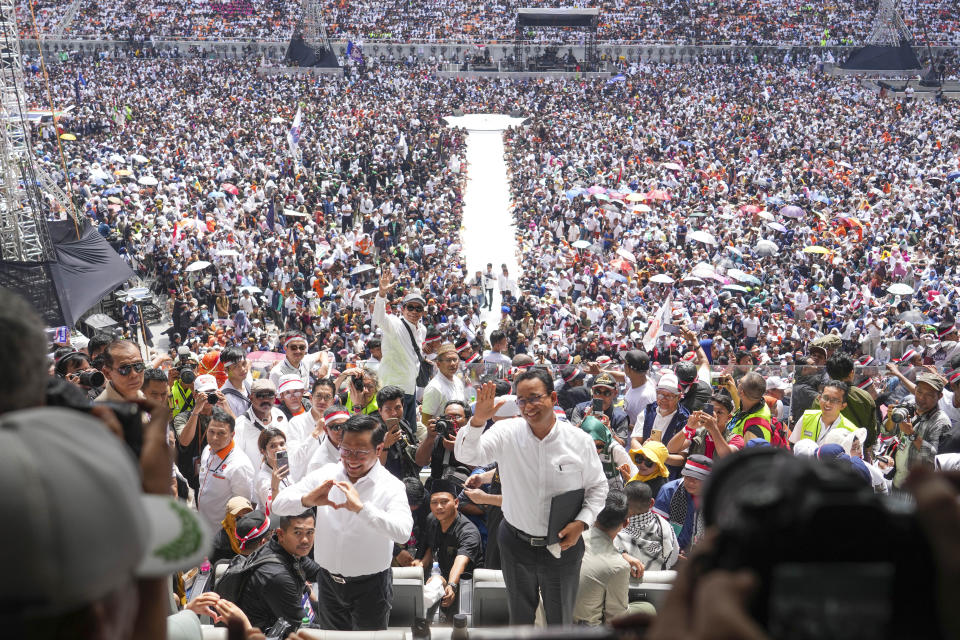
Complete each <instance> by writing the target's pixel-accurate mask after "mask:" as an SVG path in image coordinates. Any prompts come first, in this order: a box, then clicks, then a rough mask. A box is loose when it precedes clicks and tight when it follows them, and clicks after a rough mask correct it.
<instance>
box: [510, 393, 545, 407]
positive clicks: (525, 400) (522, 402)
mask: <svg viewBox="0 0 960 640" xmlns="http://www.w3.org/2000/svg"><path fill="white" fill-rule="evenodd" d="M546 397H547V394H545V393H538V394H537V395H535V396H530V397H529V398H517V406H518V407H520V408H521V409H523V408H524V407H525V406H527V405H528V404H530V403H531V402H533V403H534V404H536V403H537V402H540V401H541V400H543V399H544V398H546Z"/></svg>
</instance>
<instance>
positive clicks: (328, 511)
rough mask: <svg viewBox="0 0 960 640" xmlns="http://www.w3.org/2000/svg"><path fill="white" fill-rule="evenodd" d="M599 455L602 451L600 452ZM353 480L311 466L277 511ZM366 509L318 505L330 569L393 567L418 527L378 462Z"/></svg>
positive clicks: (334, 497) (338, 496) (362, 486)
mask: <svg viewBox="0 0 960 640" xmlns="http://www.w3.org/2000/svg"><path fill="white" fill-rule="evenodd" d="M594 457H596V454H594ZM331 478H332V479H333V480H336V481H338V482H340V481H347V482H349V481H350V479H349V478H348V477H347V474H346V472H345V471H344V470H343V465H341V464H328V465H324V466H323V467H321V468H320V469H317V470H315V471H311V472H310V473H308V474H307V476H306V477H305V478H304V479H303V480H301V481H299V482H297V483H296V484H294V485H292V486H290V487H287V488H286V489H284V490H283V491H281V492H280V494H279V495H277V496H275V497H274V499H273V513H276V514H278V515H282V516H293V515H298V514H300V513H303V512H304V511H306V507H304V506H303V503H302V502H301V499H302V498H303V496H305V495H306V494H308V493H310V492H311V491H313V490H314V489H315V488H317V487H318V486H320V485H321V484H322V483H323V482H324V480H327V479H331ZM353 486H354V487H355V488H356V490H357V493H358V494H360V501H361V502H363V509H361V510H360V511H359V512H358V513H354V512H352V511H350V510H348V509H346V508H343V509H333V508H332V507H319V508H318V509H317V527H316V528H317V534H316V538H317V544H315V545H314V547H313V556H314V559H315V560H316V561H317V564H319V565H320V566H321V567H323V568H324V569H326V570H327V571H329V572H330V573H333V574H336V575H340V576H345V577H357V576H366V575H370V574H373V573H379V572H381V571H384V570H386V569H389V568H390V563H391V562H392V561H393V545H394V543H396V544H403V543H405V542H406V541H407V540H408V539H409V538H410V532H411V531H412V530H413V514H411V513H410V506H409V505H408V504H407V492H406V489H405V487H404V485H403V482H401V481H400V480H399V479H397V478H395V477H394V476H393V474H391V473H390V472H389V471H387V470H386V469H384V468H383V466H382V465H381V464H380V463H379V462H376V463H374V465H373V468H372V469H370V471H369V473H367V475H365V476H364V477H362V478H360V479H359V480H358V481H357V482H355V483H353ZM344 499H345V498H344V496H343V492H342V491H341V490H340V489H338V488H333V489H331V491H330V500H331V501H333V502H338V503H339V502H343V501H344Z"/></svg>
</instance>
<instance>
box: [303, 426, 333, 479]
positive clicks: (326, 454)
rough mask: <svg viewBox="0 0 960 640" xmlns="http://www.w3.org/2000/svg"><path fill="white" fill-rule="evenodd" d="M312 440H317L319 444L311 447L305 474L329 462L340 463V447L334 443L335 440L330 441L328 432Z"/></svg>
mask: <svg viewBox="0 0 960 640" xmlns="http://www.w3.org/2000/svg"><path fill="white" fill-rule="evenodd" d="M311 440H312V439H311ZM312 441H313V442H316V443H317V446H316V447H313V448H312V449H311V453H310V456H309V457H308V458H307V462H306V464H305V465H304V467H303V468H304V472H303V475H307V474H308V473H310V472H312V471H316V470H317V469H319V468H321V467H325V466H327V465H328V464H340V449H338V448H337V447H335V446H334V445H333V442H331V441H330V438H328V437H327V435H326V434H324V435H322V436H320V438H318V439H317V440H312Z"/></svg>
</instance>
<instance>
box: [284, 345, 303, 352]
mask: <svg viewBox="0 0 960 640" xmlns="http://www.w3.org/2000/svg"><path fill="white" fill-rule="evenodd" d="M286 350H287V351H306V350H307V345H305V344H291V345H290V346H288V347H287V348H286Z"/></svg>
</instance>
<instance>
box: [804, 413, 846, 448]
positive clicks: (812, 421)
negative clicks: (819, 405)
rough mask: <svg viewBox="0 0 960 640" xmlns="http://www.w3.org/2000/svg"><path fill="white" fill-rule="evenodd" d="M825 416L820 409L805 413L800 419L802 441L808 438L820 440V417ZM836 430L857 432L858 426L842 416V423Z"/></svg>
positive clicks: (815, 440)
mask: <svg viewBox="0 0 960 640" xmlns="http://www.w3.org/2000/svg"><path fill="white" fill-rule="evenodd" d="M822 415H823V411H821V410H820V409H810V410H808V411H804V412H803V416H802V417H801V418H800V439H801V440H802V439H804V438H806V439H807V440H813V441H814V442H817V441H819V440H820V429H821V427H822V423H821V420H820V417H821V416H822ZM834 428H835V429H846V430H847V431H856V430H857V425H855V424H853V423H852V422H850V420H848V419H847V418H845V417H843V416H842V415H841V416H840V423H839V424H837V426H836V427H834Z"/></svg>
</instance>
